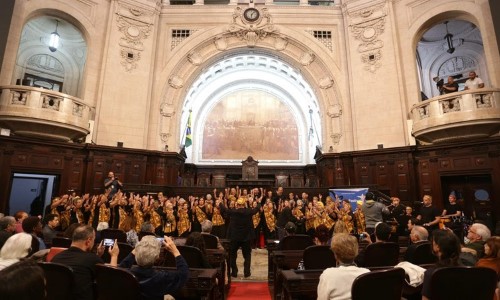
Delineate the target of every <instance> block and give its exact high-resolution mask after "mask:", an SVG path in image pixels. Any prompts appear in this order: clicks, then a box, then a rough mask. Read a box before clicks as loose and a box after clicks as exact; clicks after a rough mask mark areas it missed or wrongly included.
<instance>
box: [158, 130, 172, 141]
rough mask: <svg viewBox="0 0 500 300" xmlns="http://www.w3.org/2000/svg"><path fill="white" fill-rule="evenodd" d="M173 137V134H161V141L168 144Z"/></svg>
mask: <svg viewBox="0 0 500 300" xmlns="http://www.w3.org/2000/svg"><path fill="white" fill-rule="evenodd" d="M171 136H172V134H171V133H163V132H162V133H160V138H161V141H162V142H163V143H165V144H167V143H168V140H169V139H170V137H171Z"/></svg>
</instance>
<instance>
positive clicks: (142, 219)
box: [134, 208, 144, 232]
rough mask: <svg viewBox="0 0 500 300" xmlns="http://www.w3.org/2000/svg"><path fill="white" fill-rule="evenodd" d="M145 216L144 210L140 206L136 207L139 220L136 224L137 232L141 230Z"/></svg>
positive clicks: (136, 217)
mask: <svg viewBox="0 0 500 300" xmlns="http://www.w3.org/2000/svg"><path fill="white" fill-rule="evenodd" d="M143 216H144V213H143V212H142V210H141V209H140V208H134V217H135V219H136V221H137V224H136V225H135V231H136V232H140V231H141V227H142V223H144V218H143Z"/></svg>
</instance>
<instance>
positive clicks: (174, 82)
mask: <svg viewBox="0 0 500 300" xmlns="http://www.w3.org/2000/svg"><path fill="white" fill-rule="evenodd" d="M168 84H170V86H171V87H173V88H174V89H180V88H182V87H183V86H184V80H182V78H180V77H179V76H177V75H174V76H172V77H170V78H169V79H168Z"/></svg>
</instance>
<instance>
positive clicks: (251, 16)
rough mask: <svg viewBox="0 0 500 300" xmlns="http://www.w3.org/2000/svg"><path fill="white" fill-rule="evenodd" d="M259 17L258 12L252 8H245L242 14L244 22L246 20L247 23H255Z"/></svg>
mask: <svg viewBox="0 0 500 300" xmlns="http://www.w3.org/2000/svg"><path fill="white" fill-rule="evenodd" d="M259 16H260V12H259V11H258V10H257V9H256V8H253V7H250V8H247V9H246V10H245V11H244V12H243V17H245V20H247V21H248V22H255V21H257V20H258V19H259Z"/></svg>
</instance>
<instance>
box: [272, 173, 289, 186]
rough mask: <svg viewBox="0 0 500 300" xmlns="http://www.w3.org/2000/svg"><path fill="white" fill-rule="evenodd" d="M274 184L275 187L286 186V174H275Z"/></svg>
mask: <svg viewBox="0 0 500 300" xmlns="http://www.w3.org/2000/svg"><path fill="white" fill-rule="evenodd" d="M274 185H275V186H276V187H280V186H281V187H283V188H286V187H288V186H289V184H288V175H285V174H283V173H281V174H277V175H276V180H275V184H274Z"/></svg>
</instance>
